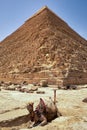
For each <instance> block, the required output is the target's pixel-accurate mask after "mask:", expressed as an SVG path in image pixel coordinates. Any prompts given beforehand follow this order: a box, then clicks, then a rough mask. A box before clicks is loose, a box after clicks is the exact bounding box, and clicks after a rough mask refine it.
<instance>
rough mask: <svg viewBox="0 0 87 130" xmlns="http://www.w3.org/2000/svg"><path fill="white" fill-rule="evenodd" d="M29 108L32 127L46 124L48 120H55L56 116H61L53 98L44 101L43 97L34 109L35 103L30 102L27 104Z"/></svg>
mask: <svg viewBox="0 0 87 130" xmlns="http://www.w3.org/2000/svg"><path fill="white" fill-rule="evenodd" d="M27 110H28V111H29V113H30V120H31V121H32V122H34V123H33V125H32V127H34V126H37V125H40V126H44V125H46V124H47V122H49V121H51V120H53V119H54V118H56V117H59V116H61V114H60V113H59V111H58V109H57V106H56V104H55V103H54V102H53V101H52V100H51V98H50V101H49V102H47V103H46V102H44V100H43V99H42V98H40V102H39V104H38V106H37V107H36V109H35V111H34V103H29V104H28V105H27Z"/></svg>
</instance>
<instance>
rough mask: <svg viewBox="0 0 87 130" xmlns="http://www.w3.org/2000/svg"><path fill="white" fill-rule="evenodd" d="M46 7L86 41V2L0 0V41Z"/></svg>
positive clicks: (69, 0) (78, 0)
mask: <svg viewBox="0 0 87 130" xmlns="http://www.w3.org/2000/svg"><path fill="white" fill-rule="evenodd" d="M43 6H48V8H50V9H51V10H52V11H53V12H54V13H56V14H57V15H58V16H59V17H60V18H62V19H63V20H64V21H65V22H66V23H68V25H69V26H70V27H71V28H72V29H74V30H75V31H76V32H77V33H78V34H80V35H81V36H82V37H83V38H85V39H86V40H87V0H0V41H2V40H4V39H5V38H6V37H7V36H8V35H10V34H11V33H13V32H14V31H15V30H17V29H18V28H19V27H20V26H21V25H22V24H23V23H24V22H25V21H26V20H27V19H29V18H30V17H31V16H32V15H34V13H36V12H37V11H38V10H40V9H41V8H42V7H43Z"/></svg>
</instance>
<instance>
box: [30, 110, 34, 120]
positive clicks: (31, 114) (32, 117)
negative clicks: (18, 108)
mask: <svg viewBox="0 0 87 130" xmlns="http://www.w3.org/2000/svg"><path fill="white" fill-rule="evenodd" d="M30 120H31V121H34V111H31V112H30Z"/></svg>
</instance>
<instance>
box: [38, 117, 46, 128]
mask: <svg viewBox="0 0 87 130" xmlns="http://www.w3.org/2000/svg"><path fill="white" fill-rule="evenodd" d="M40 121H41V123H40V124H39V126H44V125H46V124H47V119H46V117H45V116H44V115H41V117H40Z"/></svg>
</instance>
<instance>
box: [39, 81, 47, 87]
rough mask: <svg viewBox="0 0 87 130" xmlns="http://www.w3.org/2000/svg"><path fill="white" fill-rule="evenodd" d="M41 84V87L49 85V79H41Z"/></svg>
mask: <svg viewBox="0 0 87 130" xmlns="http://www.w3.org/2000/svg"><path fill="white" fill-rule="evenodd" d="M40 86H41V87H48V81H47V80H41V81H40Z"/></svg>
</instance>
